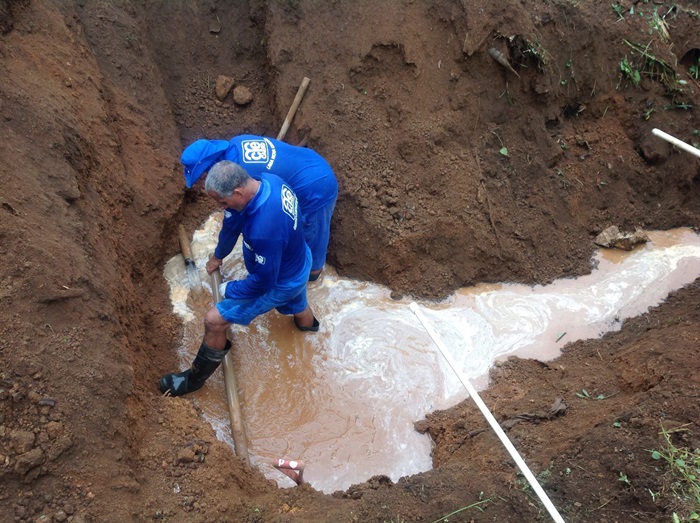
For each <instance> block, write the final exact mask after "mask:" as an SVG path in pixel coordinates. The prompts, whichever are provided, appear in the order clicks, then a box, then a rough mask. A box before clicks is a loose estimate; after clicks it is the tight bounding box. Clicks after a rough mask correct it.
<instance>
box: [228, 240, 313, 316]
mask: <svg viewBox="0 0 700 523" xmlns="http://www.w3.org/2000/svg"><path fill="white" fill-rule="evenodd" d="M310 261H311V253H310V252H309V249H306V264H305V266H306V267H307V269H306V270H304V271H302V273H301V274H300V276H299V277H298V278H296V279H294V280H292V281H290V282H288V283H284V284H279V285H276V286H275V287H274V288H273V289H272V290H270V291H268V292H266V293H265V294H263V295H262V296H256V297H254V298H225V299H223V300H221V301H220V302H219V303H217V304H216V310H218V311H219V314H221V317H222V318H223V319H225V320H226V321H227V322H229V323H237V324H238V325H249V324H250V322H251V321H253V320H254V319H255V318H256V317H257V316H260V315H261V314H265V313H266V312H270V311H271V310H272V309H277V311H278V312H279V313H280V314H299V313H300V312H303V311H304V310H305V309H306V307H308V306H309V302H308V301H307V299H306V282H307V280H308V278H309V269H308V267H309V264H310Z"/></svg>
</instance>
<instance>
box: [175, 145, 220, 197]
mask: <svg viewBox="0 0 700 523" xmlns="http://www.w3.org/2000/svg"><path fill="white" fill-rule="evenodd" d="M228 146H229V143H228V142H227V141H226V140H197V141H196V142H194V143H192V144H190V145H188V146H187V149H185V150H184V151H183V152H182V156H181V157H180V163H181V164H182V165H184V166H185V184H187V187H188V188H189V187H192V186H193V185H194V184H195V183H197V180H199V178H200V177H201V176H202V174H203V173H204V172H205V171H208V170H209V169H211V166H212V165H214V164H215V163H216V162H217V161H218V160H219V157H220V156H221V155H222V153H223V152H224V151H225V150H226V149H228Z"/></svg>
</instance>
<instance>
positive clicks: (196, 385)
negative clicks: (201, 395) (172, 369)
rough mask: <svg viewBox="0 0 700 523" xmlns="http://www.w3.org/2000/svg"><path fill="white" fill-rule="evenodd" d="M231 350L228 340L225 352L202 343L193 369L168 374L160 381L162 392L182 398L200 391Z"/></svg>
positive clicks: (193, 363)
mask: <svg viewBox="0 0 700 523" xmlns="http://www.w3.org/2000/svg"><path fill="white" fill-rule="evenodd" d="M230 349H231V342H230V341H229V340H226V347H225V348H224V350H216V349H212V348H211V347H208V346H207V345H205V344H204V342H202V345H201V346H200V347H199V352H197V356H196V357H195V358H194V361H193V362H192V367H191V368H189V369H187V370H186V371H184V372H180V373H178V374H175V373H172V374H166V375H165V376H163V377H162V378H161V379H160V391H161V392H162V393H163V394H165V393H166V392H168V391H170V396H182V395H183V394H189V393H190V392H194V391H196V390H199V389H201V388H202V386H203V385H204V382H205V381H207V379H208V378H209V376H211V375H212V374H214V371H215V370H216V369H217V368H218V367H219V365H221V362H222V361H224V357H225V356H226V354H227V353H228V351H229V350H230Z"/></svg>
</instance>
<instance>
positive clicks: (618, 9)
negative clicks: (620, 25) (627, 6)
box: [610, 4, 625, 20]
mask: <svg viewBox="0 0 700 523" xmlns="http://www.w3.org/2000/svg"><path fill="white" fill-rule="evenodd" d="M610 7H612V10H613V11H615V12H616V13H617V16H618V18H617V19H618V20H624V19H625V15H624V14H623V13H624V9H623V8H622V6H621V5H620V4H610Z"/></svg>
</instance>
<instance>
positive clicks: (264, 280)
mask: <svg viewBox="0 0 700 523" xmlns="http://www.w3.org/2000/svg"><path fill="white" fill-rule="evenodd" d="M249 244H250V246H251V247H252V252H249V253H246V255H248V256H251V257H252V258H254V259H255V262H254V263H253V264H252V266H251V267H250V268H249V272H248V276H247V277H246V278H245V279H243V280H233V281H230V282H228V285H226V292H225V293H224V297H225V298H254V297H256V296H262V295H263V294H265V293H266V292H267V291H269V290H270V289H272V288H273V287H274V286H275V285H276V284H277V278H278V276H279V271H280V265H281V262H282V249H283V246H282V242H281V240H280V239H279V238H275V239H270V240H251V241H250V243H249ZM243 248H244V249H248V247H247V246H245V245H244V247H243ZM246 265H248V264H246Z"/></svg>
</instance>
